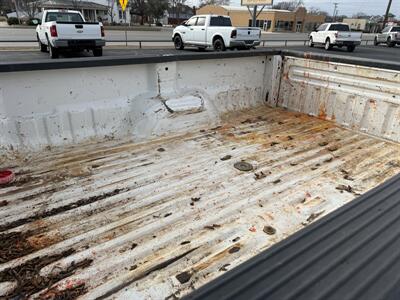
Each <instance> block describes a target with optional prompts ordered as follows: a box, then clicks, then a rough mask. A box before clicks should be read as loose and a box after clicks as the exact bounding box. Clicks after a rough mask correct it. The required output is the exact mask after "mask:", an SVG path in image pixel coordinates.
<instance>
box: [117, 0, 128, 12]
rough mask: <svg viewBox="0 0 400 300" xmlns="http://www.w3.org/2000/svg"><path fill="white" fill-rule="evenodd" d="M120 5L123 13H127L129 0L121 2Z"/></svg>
mask: <svg viewBox="0 0 400 300" xmlns="http://www.w3.org/2000/svg"><path fill="white" fill-rule="evenodd" d="M119 4H120V5H121V8H122V11H125V8H126V6H127V5H128V0H119Z"/></svg>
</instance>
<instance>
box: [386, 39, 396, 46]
mask: <svg viewBox="0 0 400 300" xmlns="http://www.w3.org/2000/svg"><path fill="white" fill-rule="evenodd" d="M387 45H388V47H394V46H395V45H396V43H393V42H392V39H391V38H390V37H388V39H387Z"/></svg>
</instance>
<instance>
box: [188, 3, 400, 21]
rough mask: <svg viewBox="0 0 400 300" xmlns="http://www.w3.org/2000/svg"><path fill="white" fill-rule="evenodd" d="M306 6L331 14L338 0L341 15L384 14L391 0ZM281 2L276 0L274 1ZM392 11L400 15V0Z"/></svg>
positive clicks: (307, 4) (311, 4) (309, 4)
mask: <svg viewBox="0 0 400 300" xmlns="http://www.w3.org/2000/svg"><path fill="white" fill-rule="evenodd" d="M303 1H304V5H305V6H306V7H317V8H319V9H321V10H324V11H327V12H328V13H329V14H332V13H333V3H334V2H338V3H339V5H338V9H339V15H343V14H344V15H348V16H351V15H353V14H355V13H357V12H363V13H365V14H368V15H370V14H372V15H383V14H385V11H386V6H387V3H388V1H389V0H303ZM278 2H280V1H279V0H274V3H278ZM187 3H188V4H191V5H193V4H197V3H198V0H187ZM231 5H234V6H238V5H240V0H231ZM390 12H391V13H393V14H395V15H396V16H397V17H400V1H399V0H393V3H392V7H391V10H390Z"/></svg>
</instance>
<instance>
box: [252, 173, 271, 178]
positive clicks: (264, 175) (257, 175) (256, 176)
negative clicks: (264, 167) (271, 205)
mask: <svg viewBox="0 0 400 300" xmlns="http://www.w3.org/2000/svg"><path fill="white" fill-rule="evenodd" d="M268 174H271V172H268ZM265 177H267V174H265V173H264V172H263V171H260V172H258V173H254V179H255V180H260V179H263V178H265Z"/></svg>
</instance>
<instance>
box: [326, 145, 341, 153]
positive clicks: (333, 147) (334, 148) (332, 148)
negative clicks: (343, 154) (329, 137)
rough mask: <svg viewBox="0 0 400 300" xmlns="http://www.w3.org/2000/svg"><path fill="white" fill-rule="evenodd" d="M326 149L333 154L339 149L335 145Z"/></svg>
mask: <svg viewBox="0 0 400 300" xmlns="http://www.w3.org/2000/svg"><path fill="white" fill-rule="evenodd" d="M327 149H328V151H331V152H335V151H337V150H338V149H339V147H338V146H336V145H332V146H329V147H328V148H327Z"/></svg>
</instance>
